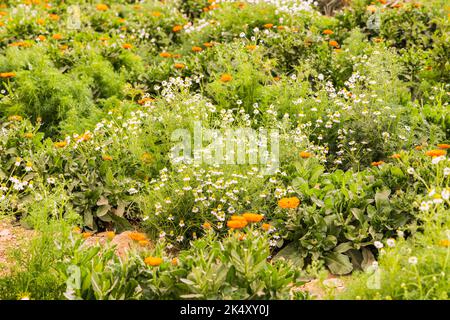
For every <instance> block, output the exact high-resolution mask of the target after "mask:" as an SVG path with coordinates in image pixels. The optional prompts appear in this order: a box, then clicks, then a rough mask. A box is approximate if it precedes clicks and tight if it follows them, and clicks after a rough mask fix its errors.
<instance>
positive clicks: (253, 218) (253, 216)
mask: <svg viewBox="0 0 450 320" xmlns="http://www.w3.org/2000/svg"><path fill="white" fill-rule="evenodd" d="M242 216H243V217H244V219H245V220H247V222H260V221H261V220H262V219H264V216H263V215H261V214H258V213H249V212H246V213H244V214H243V215H242Z"/></svg>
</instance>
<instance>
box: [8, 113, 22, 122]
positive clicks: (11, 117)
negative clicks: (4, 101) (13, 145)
mask: <svg viewBox="0 0 450 320" xmlns="http://www.w3.org/2000/svg"><path fill="white" fill-rule="evenodd" d="M8 120H9V121H17V122H18V121H22V120H23V118H22V116H19V115H18V114H15V115H12V116H9V117H8Z"/></svg>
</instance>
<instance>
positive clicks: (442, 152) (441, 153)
mask: <svg viewBox="0 0 450 320" xmlns="http://www.w3.org/2000/svg"><path fill="white" fill-rule="evenodd" d="M425 154H426V155H427V156H429V157H433V158H434V157H441V156H445V155H446V154H447V151H445V150H440V149H436V150H429V151H427V152H425Z"/></svg>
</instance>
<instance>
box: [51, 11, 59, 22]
mask: <svg viewBox="0 0 450 320" xmlns="http://www.w3.org/2000/svg"><path fill="white" fill-rule="evenodd" d="M49 16H50V19H51V20H53V21H58V20H59V16H58V15H57V14H53V13H50V14H49Z"/></svg>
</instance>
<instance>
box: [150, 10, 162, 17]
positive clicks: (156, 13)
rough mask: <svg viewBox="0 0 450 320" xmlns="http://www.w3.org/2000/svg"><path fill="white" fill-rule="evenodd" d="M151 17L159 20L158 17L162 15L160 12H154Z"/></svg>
mask: <svg viewBox="0 0 450 320" xmlns="http://www.w3.org/2000/svg"><path fill="white" fill-rule="evenodd" d="M151 15H152V16H154V17H157V18H158V17H161V15H162V13H161V12H159V11H153V12H152V13H151Z"/></svg>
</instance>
